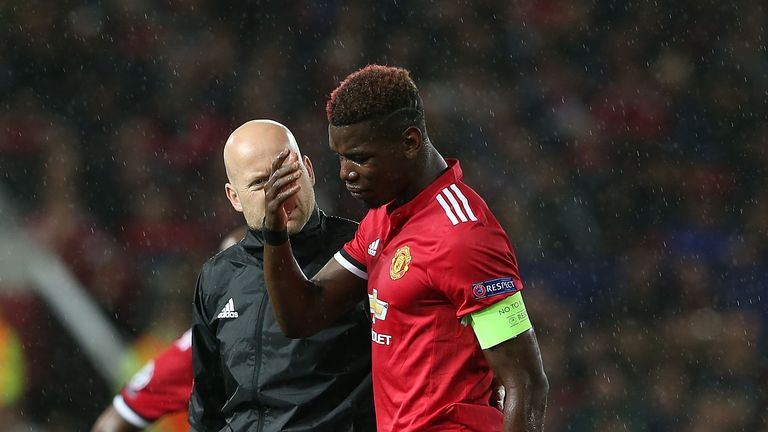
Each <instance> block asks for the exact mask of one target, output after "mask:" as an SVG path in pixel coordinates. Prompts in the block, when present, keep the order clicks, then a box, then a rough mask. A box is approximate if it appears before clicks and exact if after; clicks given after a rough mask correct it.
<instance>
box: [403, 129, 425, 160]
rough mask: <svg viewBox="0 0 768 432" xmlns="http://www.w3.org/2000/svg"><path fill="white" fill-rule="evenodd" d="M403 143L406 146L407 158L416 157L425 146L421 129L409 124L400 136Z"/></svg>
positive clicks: (405, 153)
mask: <svg viewBox="0 0 768 432" xmlns="http://www.w3.org/2000/svg"><path fill="white" fill-rule="evenodd" d="M400 138H401V140H402V144H403V146H404V150H405V151H404V152H403V154H404V155H405V157H406V158H408V159H416V157H417V156H418V155H419V153H420V152H421V148H422V147H423V146H424V141H423V137H422V136H421V130H419V128H417V127H416V126H409V127H408V128H407V129H406V130H404V131H403V133H402V135H401V136H400Z"/></svg>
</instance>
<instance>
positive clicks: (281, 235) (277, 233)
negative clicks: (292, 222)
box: [261, 226, 288, 246]
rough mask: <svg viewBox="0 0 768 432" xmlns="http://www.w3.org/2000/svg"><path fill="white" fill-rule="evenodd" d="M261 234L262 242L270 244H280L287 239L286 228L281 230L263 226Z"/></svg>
mask: <svg viewBox="0 0 768 432" xmlns="http://www.w3.org/2000/svg"><path fill="white" fill-rule="evenodd" d="M261 235H262V236H263V237H264V243H265V244H268V245H270V246H280V245H282V244H283V243H285V242H287V241H288V228H283V229H281V230H271V229H269V228H267V227H266V226H264V227H263V228H262V229H261Z"/></svg>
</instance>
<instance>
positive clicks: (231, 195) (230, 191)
mask: <svg viewBox="0 0 768 432" xmlns="http://www.w3.org/2000/svg"><path fill="white" fill-rule="evenodd" d="M224 191H225V192H226V194H227V199H228V200H229V203H230V204H232V207H233V208H234V209H235V210H237V211H238V212H240V213H242V212H243V203H241V202H240V197H239V196H238V195H237V191H236V190H235V188H234V187H233V186H232V185H231V184H230V183H227V184H225V185H224Z"/></svg>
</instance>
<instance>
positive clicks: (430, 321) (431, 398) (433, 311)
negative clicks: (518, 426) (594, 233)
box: [335, 160, 522, 432]
mask: <svg viewBox="0 0 768 432" xmlns="http://www.w3.org/2000/svg"><path fill="white" fill-rule="evenodd" d="M448 165H449V168H448V170H447V171H446V172H445V173H443V174H442V175H441V176H440V177H439V178H438V179H437V180H435V181H434V182H433V183H432V184H431V185H430V186H428V187H427V188H426V189H425V190H423V191H422V192H421V193H420V194H419V195H418V196H416V197H415V198H414V199H413V200H411V201H410V202H408V203H406V204H405V205H403V206H401V207H397V208H393V206H392V204H390V205H387V206H383V207H380V208H377V209H373V210H370V211H369V212H368V214H367V215H366V216H365V218H364V219H363V221H362V222H361V223H360V226H359V228H358V230H357V234H356V236H355V238H354V239H353V240H351V241H350V242H349V243H347V244H346V245H345V246H344V248H343V249H342V250H341V251H339V252H338V253H337V254H336V255H335V258H336V260H337V261H338V262H339V263H340V264H341V265H342V266H344V267H345V268H346V269H348V270H349V271H351V272H352V273H355V274H356V275H358V276H360V277H362V278H365V279H368V297H369V302H370V308H371V320H372V322H373V327H372V335H371V336H372V340H373V344H372V347H373V388H374V400H375V402H376V420H377V424H378V430H379V432H385V431H397V432H405V431H427V430H430V431H431V430H435V431H438V430H439V431H459V430H461V431H467V430H471V431H501V430H502V427H503V414H502V413H501V411H499V410H498V409H497V408H496V407H493V406H491V403H490V400H491V399H492V398H491V393H492V387H493V385H492V381H493V372H492V371H491V369H490V367H489V366H488V363H487V361H486V359H485V357H484V356H483V353H482V350H481V348H480V345H479V343H478V342H477V339H476V337H475V334H474V332H473V330H472V328H471V327H466V326H464V325H462V324H461V322H460V321H461V319H462V318H463V317H464V316H465V315H467V314H469V313H472V312H475V311H478V310H481V309H484V308H486V307H488V306H490V305H492V304H494V303H496V302H498V301H500V300H502V299H504V298H505V297H507V296H510V295H512V294H514V293H515V292H517V291H519V290H520V289H522V283H521V281H520V277H519V273H518V269H517V260H516V258H515V255H514V253H513V251H512V247H511V245H510V243H509V240H508V239H507V236H506V234H505V233H504V231H503V230H502V228H501V226H500V225H499V223H498V222H497V221H496V219H495V218H494V216H493V215H492V214H491V212H490V210H489V209H488V206H487V205H486V204H485V202H484V201H483V200H482V198H480V196H478V195H477V193H475V192H474V191H473V190H472V189H471V188H469V187H468V186H467V185H465V184H464V183H462V182H461V177H462V172H461V168H460V166H459V163H458V161H456V160H448Z"/></svg>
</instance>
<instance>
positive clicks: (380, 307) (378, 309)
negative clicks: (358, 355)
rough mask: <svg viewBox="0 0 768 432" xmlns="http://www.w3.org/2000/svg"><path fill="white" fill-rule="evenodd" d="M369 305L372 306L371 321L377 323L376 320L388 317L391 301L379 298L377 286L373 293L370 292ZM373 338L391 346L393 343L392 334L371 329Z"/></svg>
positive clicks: (376, 341)
mask: <svg viewBox="0 0 768 432" xmlns="http://www.w3.org/2000/svg"><path fill="white" fill-rule="evenodd" d="M368 305H369V306H370V308H371V321H372V322H373V323H374V324H376V320H379V321H384V320H386V319H387V311H388V310H389V303H387V302H385V301H382V300H381V299H379V291H378V290H377V289H375V288H374V289H373V292H372V293H371V294H368ZM371 340H372V341H373V343H376V344H379V345H387V346H389V345H391V344H392V335H388V334H383V333H379V332H377V331H376V330H374V329H371Z"/></svg>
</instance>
